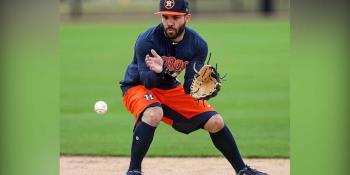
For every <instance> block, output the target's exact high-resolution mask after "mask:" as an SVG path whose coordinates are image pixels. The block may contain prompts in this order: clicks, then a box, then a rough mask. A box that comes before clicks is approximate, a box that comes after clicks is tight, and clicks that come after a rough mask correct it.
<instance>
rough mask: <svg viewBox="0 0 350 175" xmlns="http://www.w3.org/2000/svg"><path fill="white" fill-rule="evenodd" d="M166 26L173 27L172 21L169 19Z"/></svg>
mask: <svg viewBox="0 0 350 175" xmlns="http://www.w3.org/2000/svg"><path fill="white" fill-rule="evenodd" d="M166 22H167V24H168V26H174V20H173V19H171V18H169V19H168V20H167V21H166Z"/></svg>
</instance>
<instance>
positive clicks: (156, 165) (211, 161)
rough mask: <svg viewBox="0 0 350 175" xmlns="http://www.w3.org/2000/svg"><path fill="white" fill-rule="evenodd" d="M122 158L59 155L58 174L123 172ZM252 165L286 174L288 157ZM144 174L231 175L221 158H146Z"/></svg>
mask: <svg viewBox="0 0 350 175" xmlns="http://www.w3.org/2000/svg"><path fill="white" fill-rule="evenodd" d="M129 160H130V159H129V158H125V157H75V156H68V157H67V156H61V158H60V175H122V174H123V172H125V170H126V169H127V167H128V163H129ZM245 161H246V162H247V163H248V164H249V165H251V166H252V167H254V168H256V169H259V170H262V171H265V172H267V173H269V174H270V175H289V174H290V173H289V168H290V166H289V160H288V159H246V160H245ZM143 171H144V173H145V174H146V175H234V174H235V173H234V172H233V169H232V168H231V166H230V165H229V163H228V162H227V161H226V160H225V159H224V158H146V159H145V160H144V162H143Z"/></svg>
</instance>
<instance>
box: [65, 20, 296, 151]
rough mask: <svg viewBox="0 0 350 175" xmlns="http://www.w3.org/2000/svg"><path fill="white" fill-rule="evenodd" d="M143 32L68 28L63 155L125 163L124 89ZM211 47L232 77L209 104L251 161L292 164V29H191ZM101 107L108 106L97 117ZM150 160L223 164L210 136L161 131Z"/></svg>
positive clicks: (127, 122)
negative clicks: (216, 159)
mask: <svg viewBox="0 0 350 175" xmlns="http://www.w3.org/2000/svg"><path fill="white" fill-rule="evenodd" d="M150 25H152V24H150V23H149V22H143V23H141V24H136V23H134V24H132V23H129V24H114V25H113V24H110V25H109V24H101V25H93V24H62V25H61V29H60V40H61V41H60V48H61V49H60V54H61V114H62V115H61V116H62V117H61V130H60V133H61V135H60V138H61V153H62V154H84V155H119V156H124V155H125V156H127V155H129V152H130V144H131V135H132V128H133V122H134V121H133V118H132V117H131V115H130V114H128V113H127V111H126V109H125V108H124V106H123V104H122V98H121V92H120V90H119V85H118V81H119V80H121V79H122V78H123V74H124V71H125V68H126V66H127V65H128V63H129V62H130V60H131V58H132V55H133V45H134V42H135V40H136V38H137V36H138V34H139V33H140V32H142V31H143V30H145V29H146V28H147V27H148V26H150ZM190 26H191V27H192V28H195V29H196V30H197V31H198V32H199V33H200V34H201V35H202V36H203V37H204V38H205V39H206V40H207V42H208V44H209V48H210V51H211V52H212V63H215V62H217V63H218V66H219V72H221V73H228V76H227V81H225V82H224V83H223V88H222V90H221V92H220V94H219V95H218V96H217V97H216V98H215V99H213V100H211V104H212V105H213V106H215V108H216V109H217V111H219V112H220V113H221V114H222V116H223V117H224V119H225V121H226V123H227V125H228V126H229V127H230V128H231V130H232V131H233V133H234V135H235V137H236V139H237V142H238V145H239V147H240V150H241V152H242V154H243V155H244V156H245V157H289V109H288V108H289V73H288V56H289V24H288V22H287V21H286V22H278V21H250V22H225V21H222V22H214V21H202V22H200V23H191V25H190ZM97 100H104V101H106V102H107V103H108V104H109V111H108V113H107V114H106V115H104V116H99V115H97V114H95V113H94V111H93V105H94V103H95V102H96V101H97ZM148 155H150V156H218V155H220V153H219V152H218V151H217V150H216V149H215V148H214V146H213V145H212V143H211V140H210V137H209V135H208V134H207V133H206V132H204V131H202V130H200V131H197V132H194V133H192V134H190V135H184V134H181V133H178V132H176V131H175V130H173V129H172V128H170V127H168V126H166V125H165V124H161V125H160V127H159V128H158V129H157V131H156V135H155V139H154V142H153V144H152V145H151V149H150V151H149V154H148Z"/></svg>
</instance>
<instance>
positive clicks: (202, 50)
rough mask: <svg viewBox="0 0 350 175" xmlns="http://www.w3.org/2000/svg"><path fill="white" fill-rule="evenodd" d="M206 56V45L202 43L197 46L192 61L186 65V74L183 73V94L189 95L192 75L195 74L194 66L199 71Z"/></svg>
mask: <svg viewBox="0 0 350 175" xmlns="http://www.w3.org/2000/svg"><path fill="white" fill-rule="evenodd" d="M207 55H208V45H207V43H206V42H205V41H202V42H201V43H200V44H198V47H197V53H196V54H195V57H194V59H193V60H192V61H191V62H190V63H189V64H188V65H187V67H186V73H185V77H184V80H185V83H184V89H185V93H186V94H189V93H190V87H191V84H192V81H193V78H194V75H195V74H196V72H195V71H194V68H193V67H194V66H195V68H196V70H200V69H201V68H202V67H203V65H204V62H205V59H206V58H207Z"/></svg>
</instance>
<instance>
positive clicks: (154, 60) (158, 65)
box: [145, 49, 163, 73]
mask: <svg viewBox="0 0 350 175" xmlns="http://www.w3.org/2000/svg"><path fill="white" fill-rule="evenodd" d="M151 53H152V55H153V56H150V55H148V54H147V55H146V59H145V61H146V65H147V66H148V67H149V69H151V70H152V71H154V72H155V73H161V72H162V71H163V59H162V57H160V56H159V55H158V54H157V52H156V51H155V50H153V49H152V50H151Z"/></svg>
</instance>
